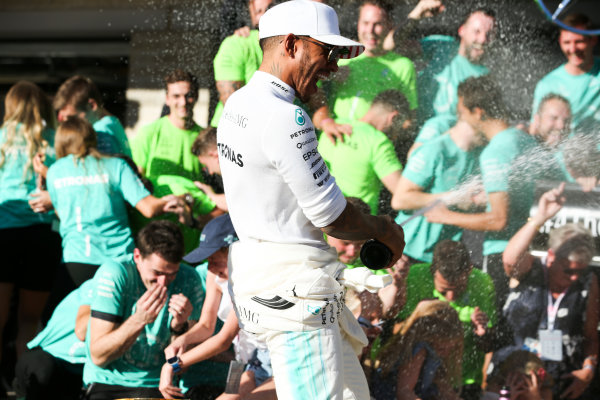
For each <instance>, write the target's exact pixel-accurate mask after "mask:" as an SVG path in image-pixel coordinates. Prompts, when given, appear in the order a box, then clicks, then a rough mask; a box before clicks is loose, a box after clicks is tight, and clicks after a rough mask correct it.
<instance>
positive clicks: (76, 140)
mask: <svg viewBox="0 0 600 400" xmlns="http://www.w3.org/2000/svg"><path fill="white" fill-rule="evenodd" d="M96 144H97V138H96V131H94V128H93V127H92V125H91V124H90V123H89V122H88V121H87V120H85V119H83V118H80V117H77V116H74V115H72V116H69V117H67V119H66V120H65V121H64V122H61V123H60V125H59V126H58V129H57V130H56V137H55V139H54V147H55V149H56V158H57V159H58V158H63V157H66V156H68V155H69V154H73V156H74V157H75V158H84V157H86V156H88V155H92V156H94V157H96V158H100V157H101V155H100V153H99V152H98V150H96Z"/></svg>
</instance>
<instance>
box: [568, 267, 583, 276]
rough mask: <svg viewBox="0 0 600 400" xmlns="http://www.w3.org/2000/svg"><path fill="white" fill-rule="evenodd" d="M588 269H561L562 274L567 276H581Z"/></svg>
mask: <svg viewBox="0 0 600 400" xmlns="http://www.w3.org/2000/svg"><path fill="white" fill-rule="evenodd" d="M587 270H588V269H587V268H580V269H571V268H563V270H562V271H563V273H564V274H566V275H569V276H574V275H577V276H580V275H581V274H583V273H585V272H586V271H587Z"/></svg>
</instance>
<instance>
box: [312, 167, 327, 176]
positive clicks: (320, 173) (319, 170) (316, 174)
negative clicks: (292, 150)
mask: <svg viewBox="0 0 600 400" xmlns="http://www.w3.org/2000/svg"><path fill="white" fill-rule="evenodd" d="M325 171H327V165H325V163H322V164H321V167H319V169H318V170H316V171H315V172H314V173H313V178H314V179H315V180H317V179H319V178H320V177H321V175H323V174H324V173H325Z"/></svg>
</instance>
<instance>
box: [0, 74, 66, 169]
mask: <svg viewBox="0 0 600 400" xmlns="http://www.w3.org/2000/svg"><path fill="white" fill-rule="evenodd" d="M2 127H3V128H4V130H5V134H6V141H5V142H4V144H3V145H2V146H1V147H0V167H2V165H4V162H5V161H6V154H7V152H8V150H9V149H10V147H11V146H13V145H15V144H16V143H15V141H18V142H21V141H25V143H26V147H27V163H26V164H25V167H24V171H23V173H24V174H27V171H29V170H30V169H31V168H32V160H33V157H34V156H35V155H36V153H38V152H39V151H40V150H43V149H44V148H45V147H46V146H47V145H48V142H47V141H46V140H44V137H43V132H44V129H47V128H50V129H54V128H55V127H56V117H55V115H54V110H53V109H52V104H51V103H50V99H48V97H47V96H46V94H45V93H44V92H43V91H42V89H40V88H39V87H38V86H37V85H36V84H35V83H32V82H28V81H19V82H17V83H15V84H14V85H13V86H12V87H11V88H10V90H9V91H8V93H7V94H6V99H5V104H4V123H3V125H2Z"/></svg>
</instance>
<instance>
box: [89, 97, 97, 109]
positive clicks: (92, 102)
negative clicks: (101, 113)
mask: <svg viewBox="0 0 600 400" xmlns="http://www.w3.org/2000/svg"><path fill="white" fill-rule="evenodd" d="M88 107H89V108H90V110H92V111H98V108H100V107H99V106H98V102H96V100H94V99H89V100H88Z"/></svg>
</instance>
